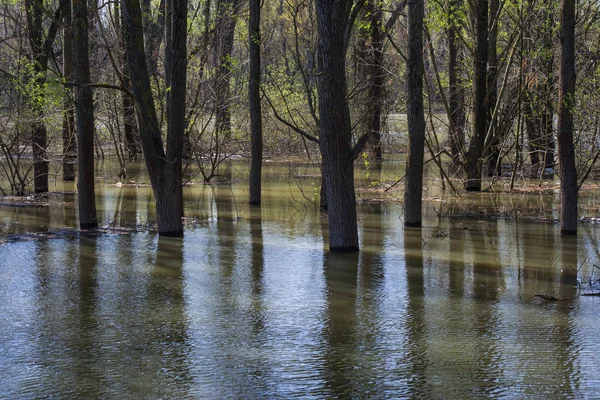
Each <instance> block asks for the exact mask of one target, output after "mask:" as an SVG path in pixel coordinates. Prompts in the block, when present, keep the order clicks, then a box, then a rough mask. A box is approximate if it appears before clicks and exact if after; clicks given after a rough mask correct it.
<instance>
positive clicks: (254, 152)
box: [248, 0, 263, 205]
mask: <svg viewBox="0 0 600 400" xmlns="http://www.w3.org/2000/svg"><path fill="white" fill-rule="evenodd" d="M248 37H249V46H250V72H249V75H250V76H249V78H248V103H249V106H250V141H251V144H250V146H251V149H250V151H251V154H250V155H251V158H252V159H251V162H250V182H249V184H250V199H249V202H250V204H254V205H259V204H260V200H261V195H260V192H261V172H262V152H263V142H262V112H261V105H260V0H250V21H249V24H248Z"/></svg>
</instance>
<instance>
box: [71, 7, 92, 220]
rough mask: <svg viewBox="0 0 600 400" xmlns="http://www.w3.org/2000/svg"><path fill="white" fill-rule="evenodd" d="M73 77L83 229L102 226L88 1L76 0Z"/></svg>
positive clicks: (79, 200)
mask: <svg viewBox="0 0 600 400" xmlns="http://www.w3.org/2000/svg"><path fill="white" fill-rule="evenodd" d="M72 4H73V22H72V30H73V42H72V43H73V77H74V81H75V84H76V86H75V110H76V114H77V156H78V160H79V168H78V171H77V200H78V206H79V227H80V228H81V229H93V228H96V227H97V226H98V219H97V217H96V199H95V193H94V100H93V97H92V88H91V87H90V86H89V84H90V81H91V79H90V59H89V46H88V44H89V43H88V8H87V1H86V0H73V1H72Z"/></svg>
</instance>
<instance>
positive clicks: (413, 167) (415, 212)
mask: <svg viewBox="0 0 600 400" xmlns="http://www.w3.org/2000/svg"><path fill="white" fill-rule="evenodd" d="M423 3H424V0H409V1H408V62H407V70H408V73H407V75H408V77H407V82H406V84H407V104H406V109H407V119H408V158H407V162H406V193H405V194H404V226H413V227H420V226H421V218H422V216H421V214H422V213H421V209H422V197H423V157H424V155H423V153H424V151H425V114H424V110H423V75H424V68H423V18H424V15H425V5H424V4H423Z"/></svg>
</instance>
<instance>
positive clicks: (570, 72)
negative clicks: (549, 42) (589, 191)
mask: <svg viewBox="0 0 600 400" xmlns="http://www.w3.org/2000/svg"><path fill="white" fill-rule="evenodd" d="M560 47H561V53H560V83H559V93H558V157H559V165H560V194H561V220H560V232H561V233H562V234H564V235H574V234H576V233H577V171H576V168H575V148H574V145H573V107H574V106H575V0H562V5H561V24H560Z"/></svg>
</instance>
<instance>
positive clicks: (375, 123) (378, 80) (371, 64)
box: [359, 0, 384, 160]
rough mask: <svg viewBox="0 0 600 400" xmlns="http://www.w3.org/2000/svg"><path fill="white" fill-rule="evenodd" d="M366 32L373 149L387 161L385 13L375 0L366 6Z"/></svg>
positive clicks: (369, 128) (362, 45)
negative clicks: (383, 128) (384, 139)
mask: <svg viewBox="0 0 600 400" xmlns="http://www.w3.org/2000/svg"><path fill="white" fill-rule="evenodd" d="M365 7H366V9H365V11H364V14H365V23H366V26H367V28H366V30H367V32H365V34H364V35H363V36H364V37H363V38H362V40H361V43H360V49H359V51H360V52H361V53H362V58H363V60H364V63H365V68H364V69H363V74H364V75H365V78H366V81H367V86H368V89H367V90H368V97H367V104H365V107H366V108H367V109H368V110H369V112H368V115H367V117H366V123H367V124H366V125H367V134H368V135H369V140H368V142H369V145H370V147H371V149H372V150H373V156H374V158H375V160H381V159H383V148H382V145H381V115H382V112H383V102H384V98H383V97H384V92H383V85H384V71H383V40H384V33H383V26H382V25H383V12H382V11H381V7H380V5H379V4H378V3H377V4H376V2H375V1H374V0H368V1H367V2H366V3H365Z"/></svg>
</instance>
